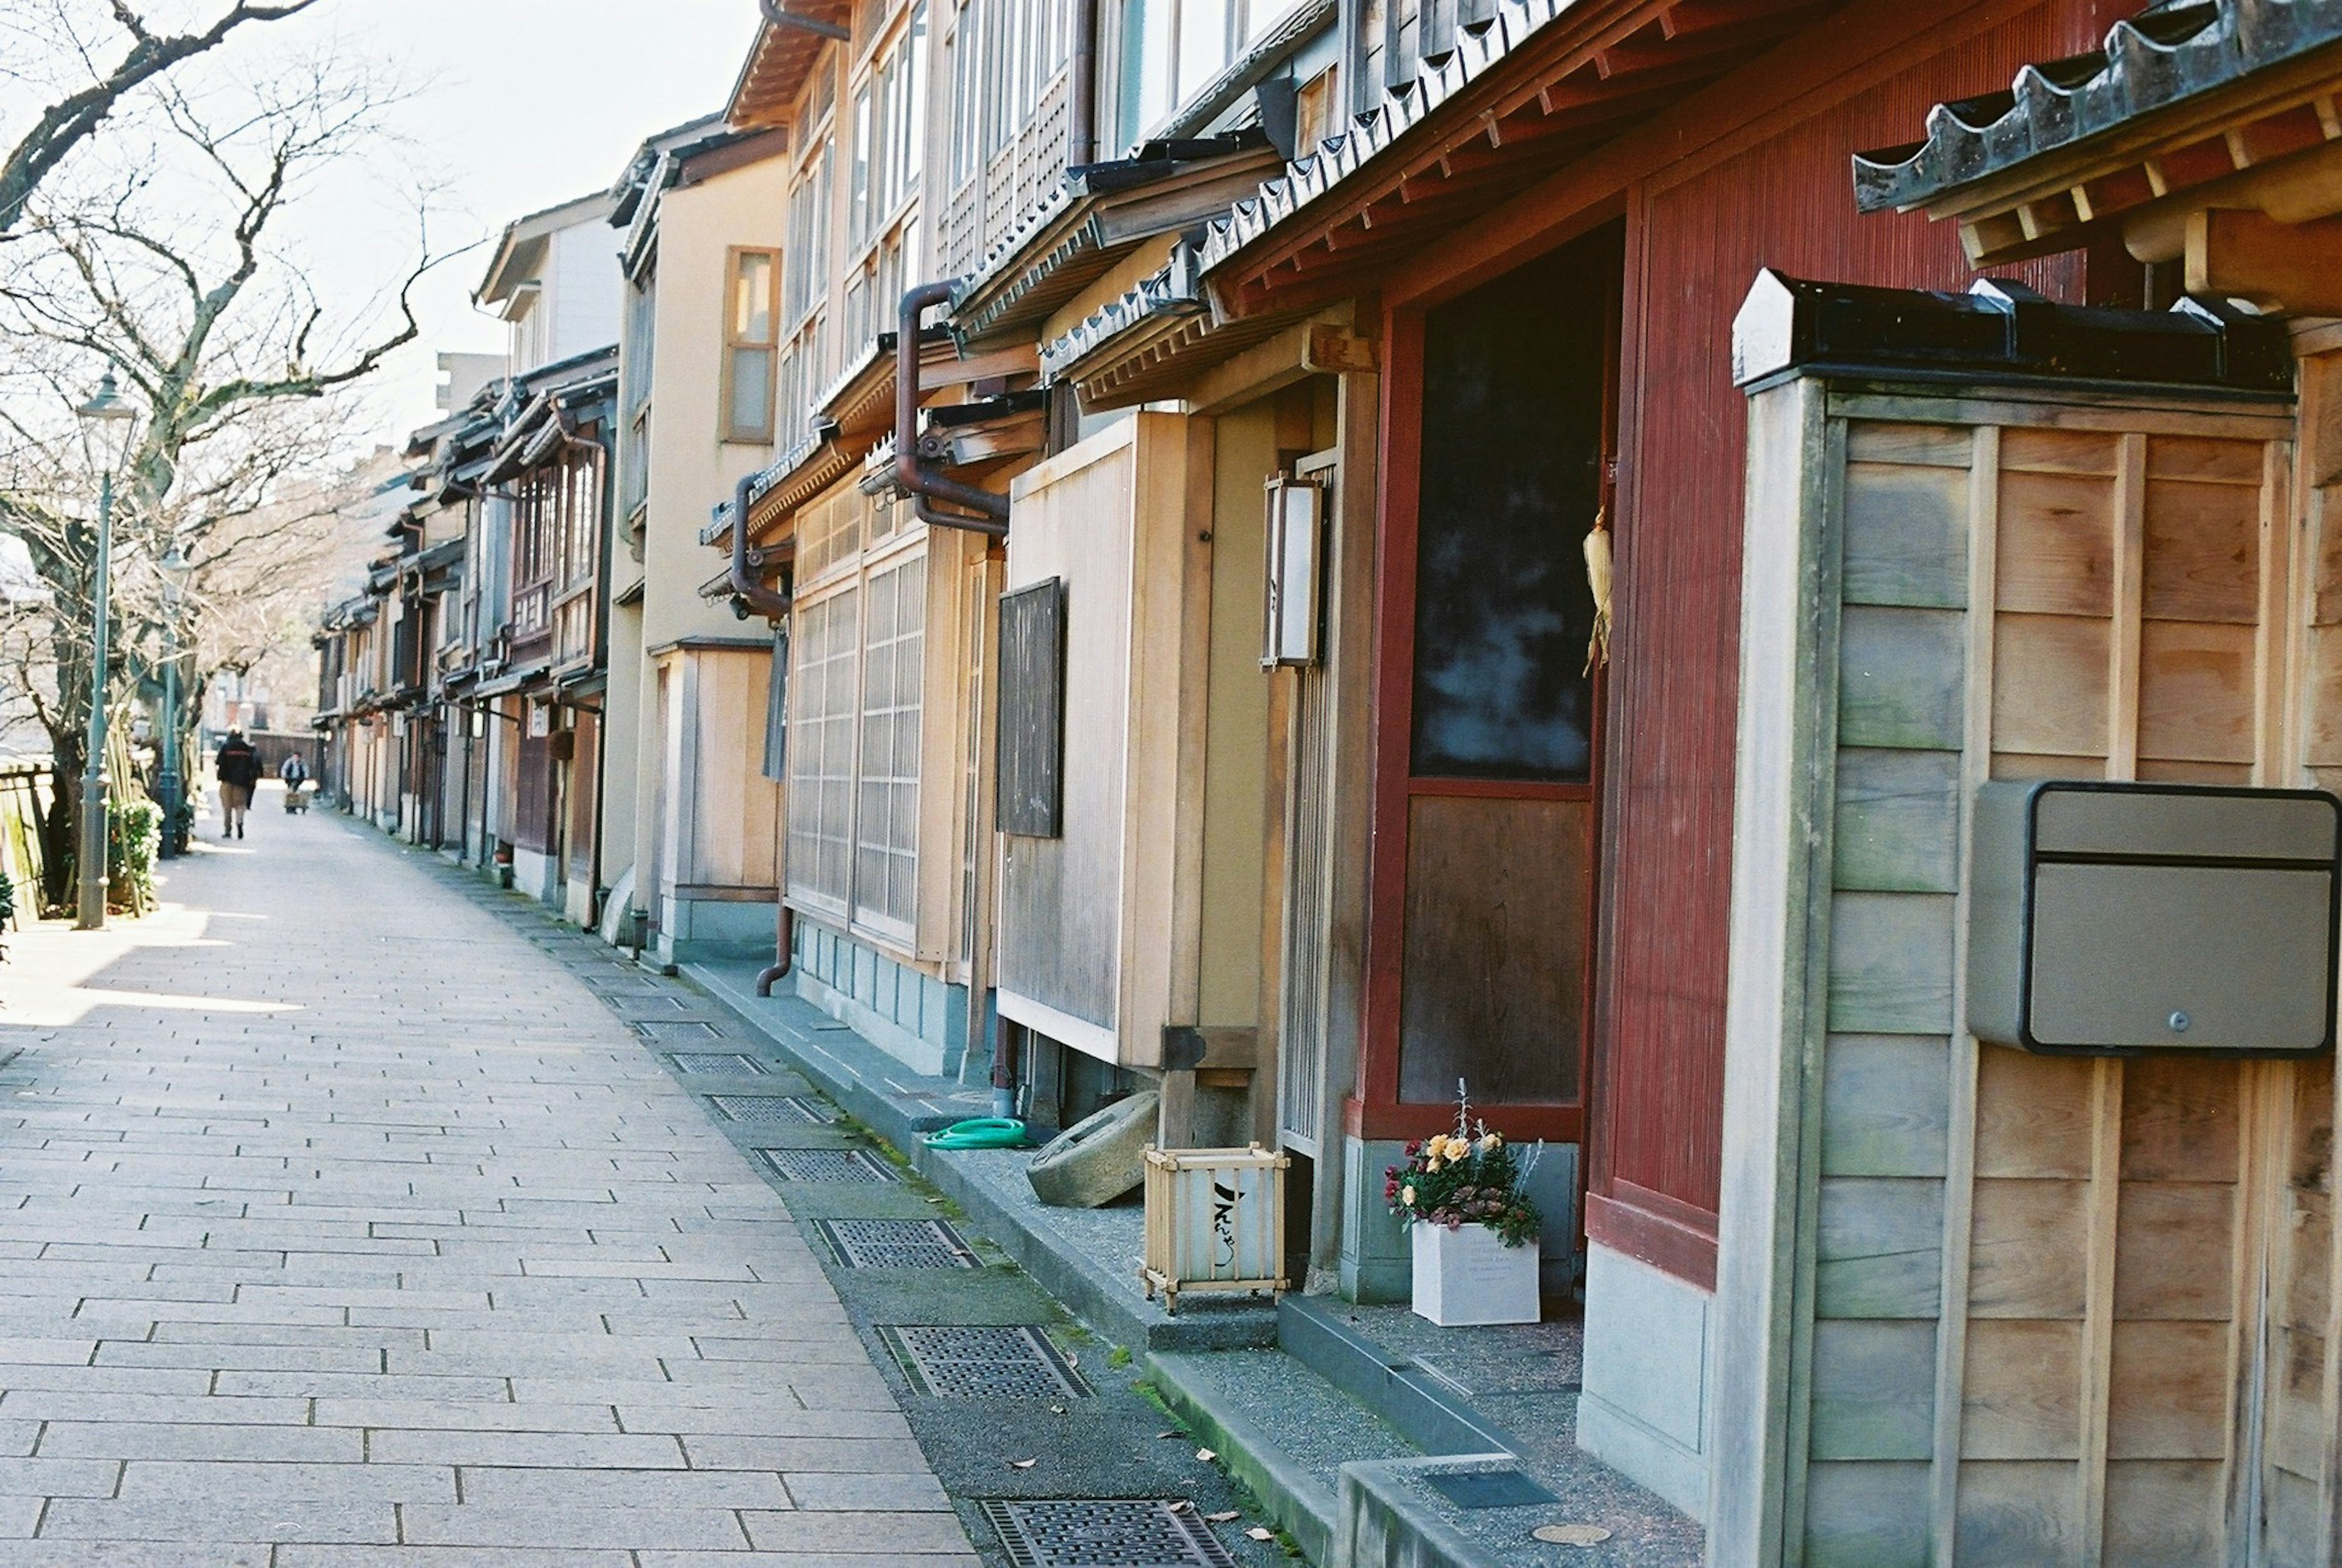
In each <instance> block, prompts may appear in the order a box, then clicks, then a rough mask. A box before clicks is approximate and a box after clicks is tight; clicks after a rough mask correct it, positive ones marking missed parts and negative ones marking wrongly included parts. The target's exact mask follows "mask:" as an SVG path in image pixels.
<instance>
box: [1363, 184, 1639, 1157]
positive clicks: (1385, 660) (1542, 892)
mask: <svg viewBox="0 0 2342 1568" xmlns="http://www.w3.org/2000/svg"><path fill="white" fill-rule="evenodd" d="M1622 267H1623V225H1619V224H1616V223H1613V224H1610V225H1606V226H1604V227H1603V228H1600V229H1597V230H1596V231H1594V232H1593V233H1591V234H1588V235H1584V236H1582V237H1580V238H1578V239H1576V240H1575V241H1573V242H1571V243H1570V244H1568V245H1565V246H1563V247H1562V248H1560V249H1558V250H1556V251H1555V252H1552V253H1551V254H1549V255H1546V256H1544V257H1542V258H1540V259H1538V260H1536V261H1535V262H1532V263H1530V264H1528V265H1526V266H1523V267H1521V268H1518V269H1517V270H1516V271H1514V272H1512V273H1509V274H1507V275H1504V276H1502V277H1500V278H1497V279H1495V280H1493V281H1491V282H1488V283H1486V284H1483V285H1480V286H1479V287H1477V288H1475V289H1473V290H1471V291H1469V292H1467V293H1465V294H1462V295H1457V296H1456V297H1455V298H1452V299H1450V300H1447V301H1446V302H1445V303H1442V304H1438V305H1431V306H1429V307H1427V308H1424V309H1421V310H1419V311H1408V312H1405V313H1400V314H1397V315H1395V316H1394V318H1393V320H1392V323H1391V329H1390V343H1391V354H1392V366H1393V382H1394V385H1393V387H1392V396H1391V399H1390V402H1389V404H1388V405H1387V406H1388V409H1389V413H1388V418H1389V420H1390V428H1389V432H1388V441H1387V450H1388V452H1389V457H1390V469H1389V474H1388V480H1387V486H1388V487H1387V490H1386V502H1385V513H1384V520H1383V527H1384V537H1383V551H1382V559H1383V562H1384V568H1383V570H1384V580H1383V584H1382V595H1381V600H1380V611H1379V614H1380V625H1379V628H1378V641H1379V644H1380V648H1379V655H1378V696H1377V704H1378V705H1377V711H1376V743H1375V744H1376V770H1375V808H1374V809H1375V850H1374V864H1373V884H1372V893H1371V905H1370V911H1369V916H1368V937H1367V942H1368V959H1367V964H1368V975H1367V983H1368V994H1367V1015H1366V1054H1365V1071H1364V1073H1363V1074H1362V1083H1361V1085H1360V1087H1361V1090H1362V1095H1361V1099H1362V1104H1361V1106H1360V1112H1361V1115H1360V1118H1359V1119H1360V1122H1361V1124H1362V1126H1361V1130H1362V1131H1363V1132H1365V1133H1366V1134H1367V1135H1368V1136H1388V1137H1396V1136H1414V1135H1417V1134H1422V1133H1425V1132H1428V1131H1432V1130H1435V1129H1437V1128H1440V1127H1443V1126H1444V1125H1446V1121H1447V1118H1448V1117H1449V1116H1450V1115H1451V1114H1452V1106H1453V1104H1454V1102H1455V1099H1456V1092H1457V1085H1458V1084H1459V1083H1461V1084H1464V1085H1465V1086H1466V1088H1467V1089H1468V1091H1469V1093H1470V1094H1471V1097H1472V1099H1473V1101H1474V1103H1475V1104H1477V1105H1485V1106H1488V1107H1491V1108H1492V1109H1493V1108H1495V1107H1497V1106H1502V1107H1504V1108H1505V1109H1504V1114H1503V1115H1502V1117H1501V1118H1500V1120H1501V1123H1502V1125H1503V1127H1504V1129H1505V1131H1506V1133H1507V1134H1510V1135H1512V1136H1515V1137H1542V1138H1546V1139H1551V1140H1555V1141H1556V1142H1562V1143H1576V1142H1577V1141H1578V1140H1579V1138H1580V1137H1581V1135H1582V1132H1583V1126H1584V1104H1585V1091H1586V1046H1587V1040H1588V1035H1589V1034H1590V1029H1591V1021H1592V1017H1593V1007H1592V1002H1593V974H1594V965H1593V949H1594V940H1595V909H1596V865H1597V861H1598V854H1597V848H1596V846H1597V845H1598V844H1599V842H1600V841H1599V833H1598V822H1599V814H1600V793H1601V754H1602V701H1603V694H1604V684H1605V683H1604V679H1603V671H1602V660H1601V659H1600V658H1599V657H1597V656H1596V650H1595V649H1594V647H1593V644H1594V641H1595V630H1596V602H1595V594H1594V590H1593V587H1592V585H1591V584H1590V582H1589V578H1588V570H1587V559H1586V543H1587V535H1588V534H1589V532H1590V531H1591V530H1593V529H1594V528H1595V527H1596V525H1597V519H1599V518H1601V517H1602V516H1603V514H1604V512H1605V507H1606V503H1607V500H1608V495H1609V474H1610V467H1611V454H1613V453H1615V451H1616V365H1617V360H1618V354H1617V320H1618V314H1619V298H1620V291H1621V281H1622Z"/></svg>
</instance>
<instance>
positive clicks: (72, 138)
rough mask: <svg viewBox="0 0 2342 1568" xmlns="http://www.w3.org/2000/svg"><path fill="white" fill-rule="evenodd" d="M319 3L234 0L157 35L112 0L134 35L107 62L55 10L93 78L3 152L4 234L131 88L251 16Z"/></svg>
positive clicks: (271, 16) (267, 16)
mask: <svg viewBox="0 0 2342 1568" xmlns="http://www.w3.org/2000/svg"><path fill="white" fill-rule="evenodd" d="M315 4H316V0H285V3H284V4H282V5H253V4H252V3H251V0H237V4H235V5H232V6H230V7H229V8H228V9H227V10H226V11H225V13H223V14H222V15H219V16H217V17H215V18H214V19H213V21H212V23H211V25H209V26H207V27H204V28H201V29H199V30H197V31H195V32H192V33H156V32H155V30H154V29H153V28H151V27H150V26H148V25H147V23H146V19H145V16H144V15H142V14H141V13H139V12H138V11H137V10H135V9H134V8H133V7H132V6H131V5H128V4H127V3H126V0H109V5H108V8H109V10H110V11H111V13H112V15H113V18H114V21H115V24H116V25H118V26H119V27H120V28H121V29H122V31H123V32H125V33H126V34H127V35H129V45H128V47H127V48H125V49H124V50H123V51H122V53H121V54H120V55H119V56H118V57H117V58H115V61H114V63H113V64H112V65H101V64H100V63H99V62H98V61H97V59H96V58H95V55H94V52H93V50H92V48H91V46H90V45H87V44H85V42H84V41H83V40H82V39H81V37H80V36H79V34H78V31H77V30H76V29H75V28H73V27H72V26H71V25H70V21H69V19H68V18H65V17H64V16H62V15H60V16H58V17H57V18H56V22H57V32H58V34H59V35H61V40H62V41H63V42H65V44H66V45H67V46H68V47H69V48H70V50H71V52H72V54H73V55H75V58H76V59H78V60H79V61H80V62H81V63H82V65H84V66H85V70H86V74H87V75H88V76H89V77H90V80H89V81H88V82H87V84H86V85H83V86H80V87H78V88H76V89H75V90H74V91H71V92H68V93H66V94H65V95H63V96H62V97H60V98H58V99H57V100H56V101H55V103H52V104H50V105H47V106H46V107H45V108H44V109H43V110H42V111H41V113H40V115H38V116H37V117H36V118H35V120H34V122H33V124H32V125H31V126H30V127H29V128H27V129H26V130H25V133H24V134H23V135H20V136H19V137H18V138H17V139H16V144H15V146H13V147H11V148H9V149H8V152H7V155H6V156H5V157H0V239H5V238H6V237H7V236H8V235H9V234H10V233H11V232H12V231H13V230H14V229H15V226H16V225H17V222H18V221H19V219H20V218H21V217H22V216H23V215H24V211H25V204H26V203H27V202H29V201H30V200H31V199H32V196H33V193H34V192H35V190H37V189H39V188H40V185H41V182H42V181H43V180H44V179H45V178H46V177H47V176H48V175H50V174H51V173H52V172H53V171H54V170H55V168H56V167H57V165H60V164H62V163H64V162H65V158H66V156H67V155H69V154H71V153H72V152H73V150H74V149H75V147H77V146H79V145H81V144H82V143H84V142H85V141H87V140H88V139H89V138H90V137H91V136H92V135H95V134H96V131H97V128H98V126H99V125H102V124H104V123H105V118H106V116H107V115H111V114H113V113H114V110H115V105H119V104H120V103H121V102H122V100H123V99H124V98H125V96H127V95H129V94H131V93H133V92H135V91H136V90H137V89H138V88H139V87H141V86H144V85H145V84H146V83H148V82H151V81H153V80H154V79H155V77H157V76H160V75H163V74H164V73H165V72H166V71H168V70H170V68H171V67H172V66H174V65H177V64H178V63H179V62H180V61H182V60H186V59H191V58H193V57H194V56H195V55H201V54H203V53H205V51H207V50H210V49H213V48H215V47H216V46H218V45H220V44H221V43H222V42H224V41H225V39H226V37H227V35H229V34H230V33H232V32H234V31H235V29H236V28H238V27H240V26H242V25H244V24H245V23H246V22H275V21H281V20H283V19H284V18H285V17H287V16H294V15H299V14H300V13H301V12H304V11H306V10H307V9H308V8H309V7H310V6H312V5H315Z"/></svg>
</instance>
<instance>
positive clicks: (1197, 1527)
mask: <svg viewBox="0 0 2342 1568" xmlns="http://www.w3.org/2000/svg"><path fill="white" fill-rule="evenodd" d="M982 1506H983V1509H984V1516H985V1518H986V1519H988V1520H990V1521H991V1522H992V1527H993V1529H995V1530H996V1531H998V1532H999V1533H1000V1544H1001V1546H1002V1548H1003V1549H1004V1550H1005V1551H1006V1552H1007V1553H1008V1561H1009V1562H1010V1563H1014V1564H1015V1565H1016V1568H1236V1559H1235V1558H1233V1557H1231V1556H1229V1555H1228V1551H1227V1548H1226V1547H1225V1546H1223V1545H1221V1544H1220V1543H1219V1541H1218V1540H1217V1538H1216V1537H1215V1536H1214V1535H1213V1534H1212V1532H1211V1530H1210V1528H1209V1527H1208V1526H1206V1524H1205V1523H1204V1522H1203V1521H1202V1520H1200V1519H1198V1518H1196V1508H1195V1504H1194V1503H1184V1502H1182V1503H1170V1502H1163V1501H1160V1500H1154V1499H1141V1500H1135V1501H1134V1500H1129V1499H1123V1498H1095V1499H1093V1498H1061V1499H1051V1500H1049V1501H1046V1502H1041V1501H1036V1502H1031V1503H1026V1502H1021V1501H1016V1502H1012V1501H1008V1500H1006V1499H999V1500H988V1501H986V1503H983V1504H982Z"/></svg>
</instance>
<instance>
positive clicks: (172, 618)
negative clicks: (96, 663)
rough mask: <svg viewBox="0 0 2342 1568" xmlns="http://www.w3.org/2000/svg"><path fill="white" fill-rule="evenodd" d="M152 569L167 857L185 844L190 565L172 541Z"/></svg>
mask: <svg viewBox="0 0 2342 1568" xmlns="http://www.w3.org/2000/svg"><path fill="white" fill-rule="evenodd" d="M155 569H156V570H157V571H159V572H161V573H162V574H163V740H162V745H161V747H160V752H161V756H162V775H163V776H162V778H161V779H160V781H159V782H158V784H157V790H156V793H157V794H160V795H161V797H162V800H161V804H162V807H163V844H162V850H161V854H162V855H163V856H164V857H165V859H168V858H170V857H172V856H175V855H176V854H179V853H180V852H181V851H182V850H184V849H185V848H186V841H185V838H183V837H182V836H181V834H180V824H179V812H180V807H181V806H182V805H183V804H185V799H186V790H185V780H184V779H183V778H182V777H181V776H180V763H179V659H180V655H181V649H180V647H179V602H180V598H181V595H182V594H184V593H185V588H186V581H187V573H188V570H189V565H188V562H187V558H186V557H185V555H182V554H179V547H178V546H177V545H176V544H174V545H172V546H171V553H170V554H167V555H165V556H164V557H163V559H162V560H160V561H158V562H156V563H155Z"/></svg>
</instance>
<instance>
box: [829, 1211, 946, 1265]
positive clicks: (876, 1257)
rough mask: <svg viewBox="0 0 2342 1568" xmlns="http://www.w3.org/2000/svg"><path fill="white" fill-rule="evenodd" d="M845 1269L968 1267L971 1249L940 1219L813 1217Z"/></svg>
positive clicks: (830, 1248) (831, 1250) (833, 1253)
mask: <svg viewBox="0 0 2342 1568" xmlns="http://www.w3.org/2000/svg"><path fill="white" fill-rule="evenodd" d="M814 1229H815V1230H816V1231H818V1232H820V1233H821V1238H822V1240H823V1241H825V1242H827V1243H829V1250H830V1253H831V1254H832V1255H833V1256H835V1257H836V1259H837V1261H838V1262H839V1263H842V1264H844V1265H845V1266H846V1267H847V1268H849V1269H972V1268H974V1267H976V1252H975V1249H974V1248H972V1247H970V1246H969V1245H968V1244H967V1241H966V1237H964V1236H962V1235H961V1234H960V1233H958V1232H957V1231H956V1230H954V1229H952V1228H951V1227H950V1226H949V1225H947V1224H946V1223H943V1221H941V1220H816V1221H815V1222H814Z"/></svg>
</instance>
